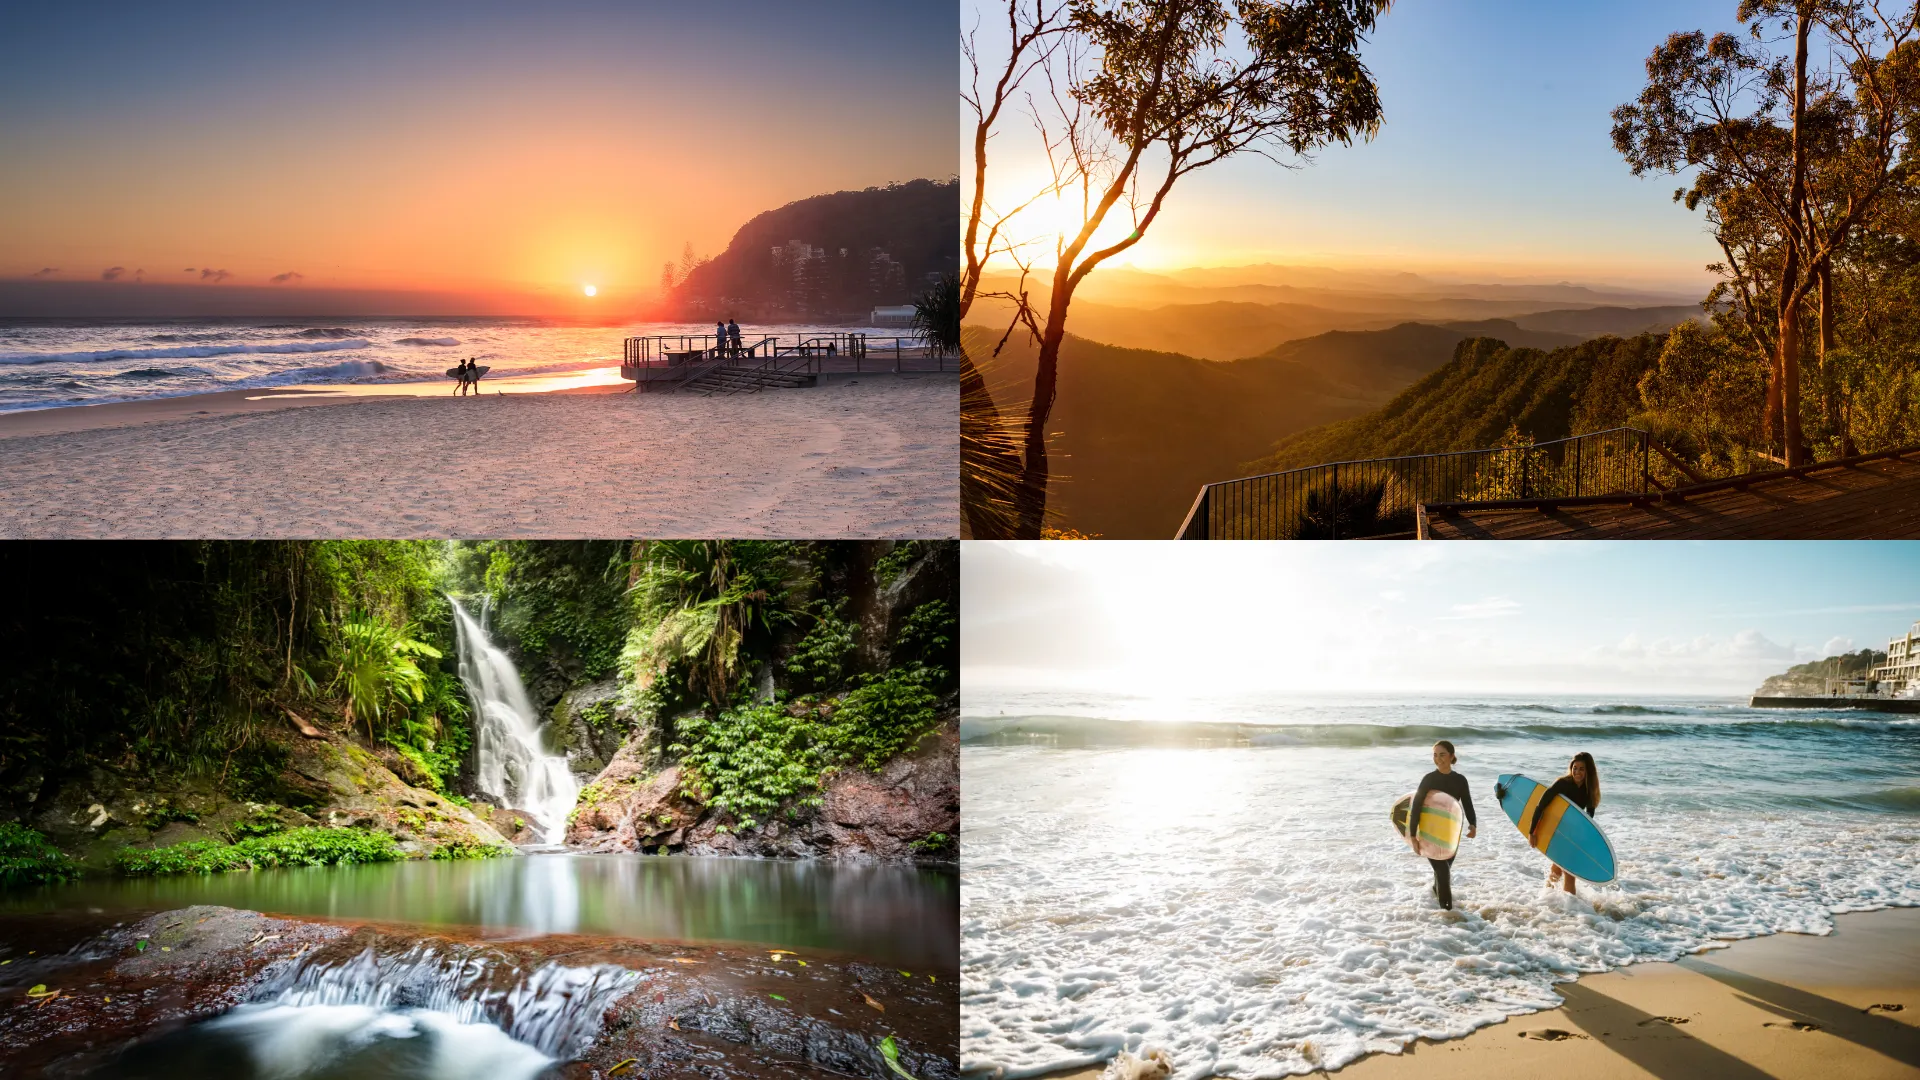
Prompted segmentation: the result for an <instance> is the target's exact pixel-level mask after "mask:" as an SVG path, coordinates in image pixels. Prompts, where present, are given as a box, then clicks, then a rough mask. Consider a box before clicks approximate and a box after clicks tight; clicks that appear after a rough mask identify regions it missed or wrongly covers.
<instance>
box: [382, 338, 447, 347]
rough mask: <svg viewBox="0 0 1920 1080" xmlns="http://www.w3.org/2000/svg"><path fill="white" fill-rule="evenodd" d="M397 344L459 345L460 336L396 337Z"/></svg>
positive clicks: (395, 342)
mask: <svg viewBox="0 0 1920 1080" xmlns="http://www.w3.org/2000/svg"><path fill="white" fill-rule="evenodd" d="M393 343H394V344H395V345H458V344H460V339H459V338H450V337H403V338H394V339H393Z"/></svg>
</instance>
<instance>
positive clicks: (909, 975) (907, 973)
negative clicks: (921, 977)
mask: <svg viewBox="0 0 1920 1080" xmlns="http://www.w3.org/2000/svg"><path fill="white" fill-rule="evenodd" d="M900 974H902V975H905V976H906V977H907V978H909V979H911V978H913V972H911V971H903V972H901V973H900Z"/></svg>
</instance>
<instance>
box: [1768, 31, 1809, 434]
mask: <svg viewBox="0 0 1920 1080" xmlns="http://www.w3.org/2000/svg"><path fill="white" fill-rule="evenodd" d="M1812 29H1813V3H1812V0H1801V2H1800V5H1799V26H1798V28H1797V33H1796V35H1795V44H1794V52H1793V186H1792V187H1791V188H1790V189H1789V191H1788V195H1787V204H1788V208H1787V213H1788V218H1789V220H1790V221H1791V222H1793V223H1794V224H1795V226H1796V227H1798V226H1801V225H1802V223H1804V221H1805V211H1806V205H1807V148H1806V142H1805V140H1804V139H1803V138H1802V136H1803V135H1804V134H1805V131H1804V129H1805V127H1806V115H1807V34H1808V32H1809V31H1811V30H1812ZM1795 231H1796V229H1794V228H1790V229H1788V230H1786V235H1787V265H1786V267H1785V269H1784V270H1783V271H1782V273H1781V275H1780V300H1781V303H1780V349H1779V353H1780V358H1779V362H1778V365H1777V366H1778V368H1779V376H1780V419H1781V421H1782V422H1781V427H1780V430H1781V435H1782V436H1783V437H1784V438H1785V439H1786V444H1787V446H1786V458H1787V467H1788V468H1792V467H1793V466H1795V465H1805V464H1807V462H1808V460H1809V459H1810V455H1809V454H1808V453H1807V447H1806V442H1805V440H1804V439H1803V438H1802V437H1801V434H1800V297H1801V296H1802V295H1803V294H1802V292H1801V290H1800V287H1799V286H1800V245H1801V244H1803V243H1806V242H1807V241H1808V240H1810V239H1811V238H1810V237H1808V236H1806V235H1804V234H1802V235H1801V236H1795V235H1794V233H1795ZM1810 269H1811V268H1810Z"/></svg>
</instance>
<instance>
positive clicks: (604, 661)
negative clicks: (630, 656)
mask: <svg viewBox="0 0 1920 1080" xmlns="http://www.w3.org/2000/svg"><path fill="white" fill-rule="evenodd" d="M451 562H452V570H451V572H450V574H449V583H450V584H451V585H452V587H453V591H455V592H458V593H465V594H468V595H472V596H475V597H478V596H479V595H481V594H484V595H485V596H486V597H487V598H488V599H489V601H490V603H491V604H492V607H493V613H494V614H493V617H492V618H491V619H490V620H489V622H490V626H489V627H488V629H489V631H490V632H492V633H493V634H495V635H496V636H497V637H498V639H499V640H500V641H501V642H502V643H503V644H504V645H505V647H506V648H507V649H508V650H509V651H511V652H513V653H515V654H516V655H517V656H518V657H519V658H520V662H521V663H522V665H523V666H526V667H537V666H539V665H540V664H542V663H545V662H549V661H560V662H562V663H566V664H569V665H578V667H579V669H580V674H582V675H583V676H584V677H586V678H588V679H599V678H603V677H605V676H607V675H609V674H612V673H613V672H614V670H615V667H616V665H617V664H618V662H619V659H620V648H621V645H622V644H623V643H624V642H625V639H626V632H627V621H628V607H627V600H626V564H627V545H626V544H625V543H624V542H621V541H615V540H481V541H467V542H462V543H459V544H456V545H454V548H453V554H452V558H451ZM476 614H477V611H476Z"/></svg>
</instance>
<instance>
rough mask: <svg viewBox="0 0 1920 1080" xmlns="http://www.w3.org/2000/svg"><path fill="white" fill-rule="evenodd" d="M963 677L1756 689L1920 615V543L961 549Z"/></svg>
mask: <svg viewBox="0 0 1920 1080" xmlns="http://www.w3.org/2000/svg"><path fill="white" fill-rule="evenodd" d="M962 568H963V581H962V590H963V592H962V607H963V615H962V637H961V644H962V661H963V665H964V666H965V668H966V677H967V678H968V680H969V681H974V680H979V681H982V682H993V683H999V684H1007V685H1024V686H1049V685H1063V686H1073V685H1082V686H1091V687H1105V688H1113V689H1127V690H1129V691H1131V692H1139V693H1147V694H1167V693H1179V692H1181V690H1182V688H1186V689H1189V690H1191V688H1194V687H1199V686H1209V687H1212V688H1213V689H1216V690H1298V691H1301V692H1311V693H1338V692H1343V691H1344V692H1354V693H1369V692H1394V691H1418V690H1450V691H1478V692H1487V693H1553V692H1563V693H1585V692H1605V693H1618V694H1633V693H1663V694H1671V693H1702V694H1726V695H1739V694H1745V693H1748V692H1750V691H1751V690H1752V689H1753V688H1754V687H1755V686H1756V685H1757V684H1758V683H1759V682H1760V680H1761V679H1763V678H1765V677H1766V676H1767V675H1770V674H1773V673H1776V672H1778V671H1782V670H1784V669H1785V668H1786V667H1788V666H1789V665H1791V664H1795V663H1800V662H1803V661H1806V660H1812V659H1818V658H1820V657H1823V656H1827V655H1831V654H1833V653H1836V652H1842V651H1851V650H1853V649H1858V648H1862V647H1868V646H1871V647H1873V648H1876V649H1880V648H1885V647H1886V642H1887V639H1888V638H1891V637H1894V636H1896V635H1898V634H1902V633H1904V632H1905V631H1906V629H1907V627H1908V626H1909V625H1911V624H1912V623H1913V622H1914V620H1916V619H1920V544H1915V543H1901V542H1885V543H1876V542H1857V543H1856V542H1831V541H1829V542H1821V543H1785V542H1740V543H1728V542H1720V543H1624V542H1622V543H1592V544H1587V543H1582V544H1551V543H1531V544H1529V543H1504V544H1457V545H1456V544H1438V543H1431V544H1419V543H1383V544H1365V543H1348V544H1339V543H1325V544H1313V543H1294V544H1289V543H1245V544H1233V543H1221V544H1180V543H1176V542H1172V541H1163V542H1139V543H1058V542H1055V543H1040V544H1029V545H1008V546H1004V547H999V548H994V547H990V546H988V545H984V544H979V543H968V544H966V545H965V547H964V550H963V555H962Z"/></svg>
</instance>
